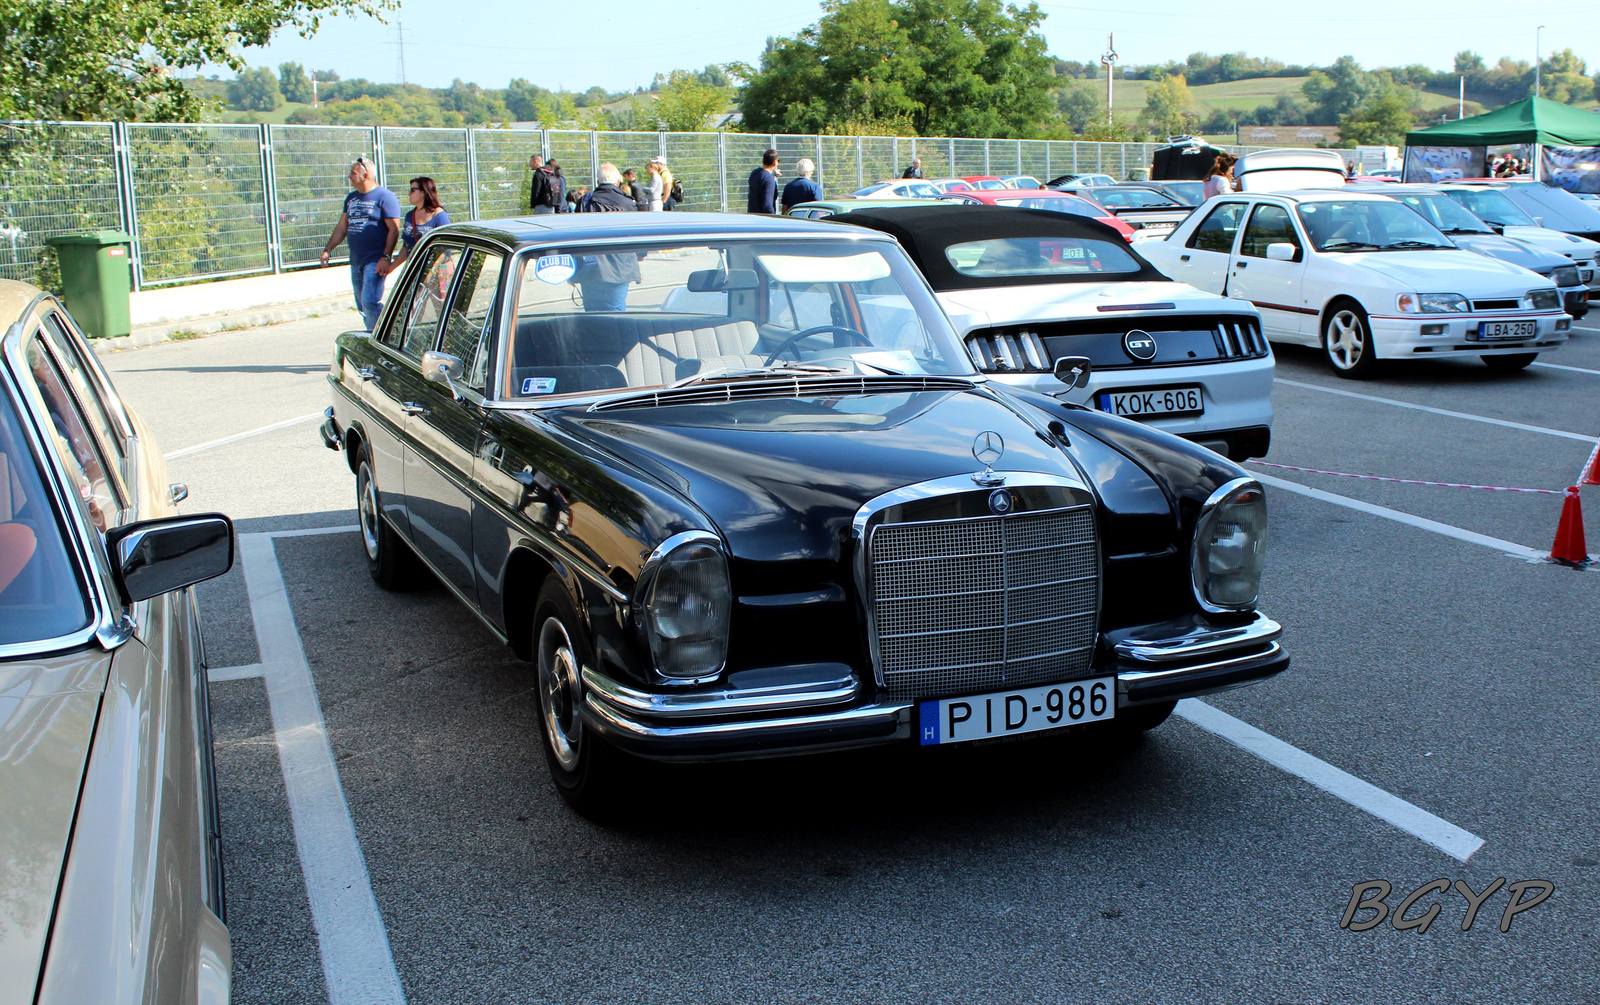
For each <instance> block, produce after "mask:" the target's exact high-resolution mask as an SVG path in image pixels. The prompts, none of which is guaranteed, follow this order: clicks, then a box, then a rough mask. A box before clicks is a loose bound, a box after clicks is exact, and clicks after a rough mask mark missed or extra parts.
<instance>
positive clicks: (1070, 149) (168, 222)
mask: <svg viewBox="0 0 1600 1005" xmlns="http://www.w3.org/2000/svg"><path fill="white" fill-rule="evenodd" d="M124 136H125V137H126V139H127V145H126V152H123V151H122V149H121V143H120V137H124ZM774 145H775V146H776V149H777V150H778V151H779V155H780V157H781V158H782V159H783V177H782V178H781V179H780V183H781V181H784V180H787V179H789V178H792V177H794V176H795V175H796V174H797V171H796V168H795V162H796V161H798V160H799V159H800V158H801V157H809V158H811V159H813V160H815V161H816V162H817V174H816V177H817V180H818V181H819V182H820V183H821V184H822V186H823V190H824V192H825V193H826V194H827V195H828V196H829V197H837V196H841V195H845V194H848V193H850V192H853V191H855V190H856V189H857V188H859V187H861V186H862V185H870V184H873V183H875V182H878V181H883V180H885V179H889V178H897V177H899V176H900V174H901V173H902V171H903V170H904V169H905V168H906V167H907V166H908V165H909V164H910V163H911V161H912V158H913V157H920V158H921V159H922V170H923V174H924V175H925V176H926V177H928V178H940V177H951V176H962V175H974V174H993V175H1000V176H1006V175H1011V174H1028V175H1032V176H1034V177H1036V178H1038V179H1040V180H1041V181H1046V182H1048V181H1050V180H1051V179H1053V178H1056V177H1059V176H1061V175H1063V174H1069V173H1076V174H1082V173H1087V172H1100V173H1105V174H1110V175H1113V176H1115V177H1117V178H1126V177H1127V176H1128V174H1129V172H1131V171H1134V170H1138V169H1145V168H1148V166H1149V164H1150V161H1151V158H1152V156H1153V155H1154V153H1155V151H1156V150H1157V149H1159V148H1160V145H1159V144H1151V143H1126V144H1118V143H1088V142H1075V141H1071V140H1050V141H1045V140H1022V141H1018V140H1005V139H992V140H983V139H944V138H939V137H916V138H913V137H899V138H895V137H862V138H859V139H858V138H857V137H854V136H821V137H818V136H802V135H790V136H777V137H773V136H768V135H760V134H748V133H720V134H719V133H649V132H633V133H624V132H617V133H590V132H587V131H577V130H551V131H548V132H540V131H537V130H521V131H517V130H506V129H475V130H471V131H470V132H469V131H468V130H466V129H402V128H384V129H381V130H374V129H371V128H366V127H342V126H341V127H324V126H289V125H283V126H249V125H237V126H235V125H175V124H153V123H131V124H126V125H120V124H94V123H40V122H0V171H3V172H4V177H5V179H6V184H5V186H4V187H3V189H0V277H3V278H17V279H26V280H34V281H38V282H40V283H41V284H44V285H54V284H55V283H56V282H57V281H58V280H57V277H56V276H55V275H54V274H53V272H52V270H50V269H49V268H48V267H46V268H45V269H43V271H41V267H40V262H41V251H42V250H43V248H44V239H45V238H46V237H49V236H51V235H53V234H60V233H71V232H76V231H82V230H102V229H112V228H115V227H118V226H121V227H124V228H126V229H129V230H131V231H132V232H133V233H134V235H135V238H136V243H135V248H134V251H135V273H134V277H135V281H136V282H137V283H139V284H141V285H160V284H168V283H179V282H189V281H195V280H203V279H213V278H220V277H223V276H231V275H243V274H248V273H255V272H266V271H270V270H274V269H285V268H296V267H301V266H307V265H311V264H314V263H315V262H316V261H317V257H318V254H319V253H320V251H321V249H322V245H323V243H324V242H325V241H326V240H327V237H328V234H329V233H330V232H331V231H332V229H333V226H334V224H335V222H336V221H337V220H338V216H339V209H340V205H341V203H342V200H343V197H344V195H345V193H346V192H347V191H348V188H349V185H348V182H347V180H346V171H347V170H348V168H349V165H350V162H351V161H353V160H354V159H355V158H356V157H357V156H360V155H362V154H366V155H368V156H375V158H376V159H377V160H378V161H379V163H380V164H381V165H382V169H383V170H382V174H383V180H384V182H385V184H387V185H388V186H389V187H390V188H392V189H394V190H395V192H396V194H399V193H400V192H401V191H403V190H404V188H405V184H404V183H405V181H406V180H407V179H409V178H411V177H415V176H417V175H427V176H429V177H431V178H433V179H434V180H435V181H436V182H437V184H438V186H439V194H440V198H441V199H442V200H443V201H444V203H445V204H446V206H447V207H448V208H449V209H450V210H451V212H452V215H453V216H455V217H456V218H457V219H461V220H465V219H468V218H470V217H471V215H472V212H473V208H474V204H476V209H477V212H478V216H479V217H480V218H482V219H495V218H499V217H506V216H512V215H516V214H519V213H522V212H526V206H527V198H528V192H527V186H528V180H529V174H528V167H527V162H528V157H529V155H530V154H533V153H535V152H538V151H540V150H541V149H542V150H544V151H545V152H546V153H547V154H548V156H550V157H551V158H552V159H553V160H555V161H557V162H558V163H560V164H561V165H562V166H563V175H564V177H565V178H566V180H567V184H568V185H569V187H571V188H573V189H577V188H580V187H582V188H592V187H593V184H594V177H593V174H594V165H595V163H596V161H597V160H599V161H611V162H613V163H615V164H616V165H617V166H618V167H619V168H624V167H634V168H636V169H641V177H644V174H643V171H642V169H643V167H644V164H645V163H646V162H647V161H648V160H649V159H650V158H651V157H654V156H656V155H657V154H659V153H663V152H664V153H665V155H666V157H667V161H668V165H669V166H670V168H671V170H672V172H673V174H674V176H675V177H676V178H677V179H678V180H679V181H680V182H681V183H682V185H683V189H684V194H685V196H686V197H687V198H686V200H685V202H684V203H683V207H684V208H685V209H689V210H699V211H717V210H725V211H732V212H742V211H743V210H744V207H745V203H746V194H747V179H748V177H749V175H750V172H751V171H752V170H753V169H755V168H756V167H758V166H759V165H760V163H761V153H762V151H764V150H766V149H767V148H768V147H769V146H774ZM1224 149H1226V150H1228V151H1230V152H1233V153H1237V154H1244V153H1249V152H1251V151H1253V150H1257V149H1262V148H1259V147H1240V146H1227V147H1224ZM596 155H598V156H596ZM474 181H475V182H476V190H475V191H474V189H473V187H472V186H473V184H474ZM269 186H270V188H269ZM403 201H404V200H402V202H403Z"/></svg>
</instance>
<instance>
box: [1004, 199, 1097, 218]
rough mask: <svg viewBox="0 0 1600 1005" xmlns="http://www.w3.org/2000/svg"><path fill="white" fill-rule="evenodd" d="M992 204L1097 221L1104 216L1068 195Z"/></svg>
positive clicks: (1007, 200)
mask: <svg viewBox="0 0 1600 1005" xmlns="http://www.w3.org/2000/svg"><path fill="white" fill-rule="evenodd" d="M994 204H995V205H996V206H1011V207H1014V208H1019V209H1048V210H1049V211H1050V212H1052V213H1071V214H1072V215H1074V216H1087V217H1089V218H1090V219H1091V220H1098V219H1101V218H1102V217H1104V216H1105V211H1104V210H1102V209H1100V208H1098V207H1096V206H1093V205H1091V204H1089V203H1087V202H1084V201H1083V200H1082V199H1076V198H1074V197H1072V196H1070V195H1068V196H1048V195H1030V196H1028V197H1026V198H1023V199H996V200H995V201H994Z"/></svg>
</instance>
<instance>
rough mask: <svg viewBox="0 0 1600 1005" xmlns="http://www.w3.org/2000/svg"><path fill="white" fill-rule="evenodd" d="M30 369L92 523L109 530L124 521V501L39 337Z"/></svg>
mask: <svg viewBox="0 0 1600 1005" xmlns="http://www.w3.org/2000/svg"><path fill="white" fill-rule="evenodd" d="M27 352H28V370H29V371H30V372H31V373H32V375H33V381H34V384H35V386H37V387H38V389H39V396H40V397H42V398H43V399H44V405H45V412H46V415H47V417H48V418H49V420H50V428H49V429H48V430H47V433H48V434H50V438H51V439H53V440H54V441H55V444H56V447H57V451H58V453H59V454H60V457H61V462H62V464H63V465H64V466H65V467H66V469H67V477H68V478H70V479H71V480H72V482H73V487H74V488H75V489H76V490H77V495H78V497H79V499H81V500H82V502H83V505H84V508H85V510H86V511H87V515H88V517H89V522H90V523H91V524H93V525H94V528H95V529H96V530H99V531H107V530H110V529H111V528H112V527H115V526H117V525H118V524H120V523H121V522H122V509H123V503H122V500H121V499H120V498H119V497H118V494H117V489H116V486H115V485H114V484H113V483H112V479H111V475H110V469H111V465H110V464H109V463H108V462H107V459H106V455H105V453H104V448H102V447H101V446H100V444H99V442H98V440H96V438H95V436H94V435H93V434H92V433H91V432H90V431H89V423H88V421H87V420H86V419H85V418H84V415H83V413H82V412H81V411H80V410H79V408H78V403H77V402H76V401H75V400H73V396H72V392H71V391H70V390H69V389H68V386H67V379H66V377H65V376H64V375H63V374H62V373H61V370H60V368H59V367H57V366H56V362H55V360H54V359H52V358H50V354H49V353H48V352H46V351H45V347H44V343H43V342H41V341H40V340H39V338H38V337H37V336H35V337H34V338H31V339H29V340H28V350H27Z"/></svg>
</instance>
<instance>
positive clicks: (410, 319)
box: [400, 244, 462, 359]
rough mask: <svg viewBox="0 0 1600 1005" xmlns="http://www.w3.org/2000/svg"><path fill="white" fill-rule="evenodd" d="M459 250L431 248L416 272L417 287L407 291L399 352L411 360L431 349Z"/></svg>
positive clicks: (454, 272) (441, 247)
mask: <svg viewBox="0 0 1600 1005" xmlns="http://www.w3.org/2000/svg"><path fill="white" fill-rule="evenodd" d="M461 255H462V252H461V249H460V248H450V247H443V246H441V245H437V244H436V245H434V246H433V251H432V253H431V254H430V255H429V256H428V260H427V261H426V262H424V263H423V265H422V268H421V270H419V275H420V278H419V279H418V281H417V284H416V285H415V286H413V287H411V289H410V290H409V291H408V292H409V294H410V307H409V309H408V310H407V311H406V320H405V329H404V334H403V335H402V336H401V341H400V351H401V352H403V353H405V354H406V355H407V356H410V357H412V358H413V359H421V358H422V354H423V353H425V352H427V351H428V350H429V349H432V348H433V343H434V340H435V339H436V338H438V335H439V319H440V318H441V317H443V316H444V304H445V299H446V297H448V296H449V294H450V284H451V282H453V281H454V280H455V277H456V267H457V266H458V265H460V263H461Z"/></svg>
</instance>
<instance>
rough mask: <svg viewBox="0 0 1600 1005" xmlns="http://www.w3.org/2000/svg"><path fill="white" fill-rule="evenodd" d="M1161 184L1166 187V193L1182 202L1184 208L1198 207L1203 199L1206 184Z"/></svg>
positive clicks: (1190, 182)
mask: <svg viewBox="0 0 1600 1005" xmlns="http://www.w3.org/2000/svg"><path fill="white" fill-rule="evenodd" d="M1161 184H1162V185H1164V186H1166V189H1167V191H1168V192H1171V193H1173V194H1174V195H1175V196H1177V197H1178V198H1179V199H1181V200H1183V203H1184V205H1186V206H1198V205H1200V202H1201V200H1203V199H1204V198H1205V194H1206V183H1205V182H1203V181H1165V182H1162V183H1161Z"/></svg>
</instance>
